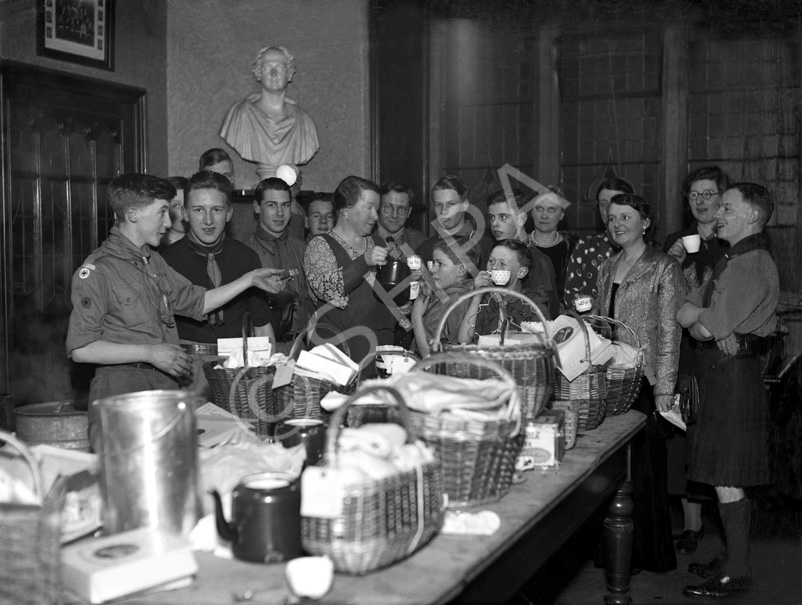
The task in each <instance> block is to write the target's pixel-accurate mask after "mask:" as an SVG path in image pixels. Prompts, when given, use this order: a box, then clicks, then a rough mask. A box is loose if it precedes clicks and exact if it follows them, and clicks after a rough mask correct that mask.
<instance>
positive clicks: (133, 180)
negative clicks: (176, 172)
mask: <svg viewBox="0 0 802 605" xmlns="http://www.w3.org/2000/svg"><path fill="white" fill-rule="evenodd" d="M176 195H178V192H177V191H176V190H175V187H173V185H172V184H171V183H170V181H168V180H167V179H163V178H160V177H158V176H153V175H150V174H141V173H136V172H134V173H128V174H121V175H118V176H116V177H114V178H113V179H112V180H111V183H109V188H108V190H107V191H106V200H107V201H108V203H109V206H111V209H112V210H113V211H114V216H116V217H117V220H118V221H124V220H126V219H125V215H126V213H127V212H128V210H129V209H130V208H142V207H144V206H148V205H150V204H152V203H153V202H154V201H156V200H165V201H167V202H171V201H172V200H173V198H174V197H175V196H176Z"/></svg>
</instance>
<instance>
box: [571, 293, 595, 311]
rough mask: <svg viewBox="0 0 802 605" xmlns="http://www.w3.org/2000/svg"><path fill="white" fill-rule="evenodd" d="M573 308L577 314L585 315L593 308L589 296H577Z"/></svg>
mask: <svg viewBox="0 0 802 605" xmlns="http://www.w3.org/2000/svg"><path fill="white" fill-rule="evenodd" d="M574 308H575V309H576V310H577V311H578V312H579V313H586V312H588V311H590V310H591V309H592V308H593V301H592V300H591V299H590V296H577V297H576V298H575V299H574Z"/></svg>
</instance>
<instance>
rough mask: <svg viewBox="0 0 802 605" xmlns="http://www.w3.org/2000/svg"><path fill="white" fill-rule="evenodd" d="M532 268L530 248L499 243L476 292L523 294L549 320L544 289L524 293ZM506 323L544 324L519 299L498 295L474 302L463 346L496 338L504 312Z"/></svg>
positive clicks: (463, 328) (465, 324) (514, 242)
mask: <svg viewBox="0 0 802 605" xmlns="http://www.w3.org/2000/svg"><path fill="white" fill-rule="evenodd" d="M531 268H532V255H531V252H530V251H529V249H528V248H527V247H526V244H523V243H521V242H519V241H517V240H513V239H507V240H502V241H500V242H496V246H495V247H494V248H493V250H492V252H491V253H490V258H489V259H488V261H487V270H486V271H481V272H480V273H479V275H477V276H476V278H475V279H474V287H475V288H477V289H478V288H488V287H493V286H495V287H499V288H507V289H508V290H512V291H514V292H520V293H522V294H524V295H526V296H527V297H529V298H530V299H531V300H532V302H534V303H535V304H536V305H537V306H538V308H539V309H540V311H541V312H542V313H543V315H544V316H546V317H548V316H549V301H548V294H547V293H546V292H544V291H543V289H542V288H538V289H537V290H529V291H524V288H523V285H524V283H525V282H524V278H525V277H526V276H527V274H528V273H529V270H530V269H531ZM502 304H503V305H504V319H505V320H508V321H511V322H512V323H513V324H516V325H520V324H521V322H524V321H540V318H539V317H538V316H537V313H536V312H535V310H534V309H532V307H531V306H530V305H529V304H527V303H525V302H524V301H522V300H521V299H519V298H508V299H505V300H503V302H502V296H501V295H500V294H498V293H492V294H489V295H487V296H485V297H481V298H480V297H478V296H475V297H473V298H471V300H470V305H469V307H468V311H467V314H466V315H465V318H464V319H463V320H462V325H461V326H460V330H459V342H460V343H461V344H470V343H471V342H473V339H474V336H475V335H477V334H493V333H495V332H499V331H500V330H501V328H502V325H501V324H502V322H501V320H502V315H501V308H502Z"/></svg>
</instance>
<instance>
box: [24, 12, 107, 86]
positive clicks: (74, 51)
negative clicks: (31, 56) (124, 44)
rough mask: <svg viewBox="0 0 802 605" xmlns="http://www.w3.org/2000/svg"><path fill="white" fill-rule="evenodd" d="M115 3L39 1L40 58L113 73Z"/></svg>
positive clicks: (38, 33) (38, 31)
mask: <svg viewBox="0 0 802 605" xmlns="http://www.w3.org/2000/svg"><path fill="white" fill-rule="evenodd" d="M115 1H116V0H36V2H37V5H38V7H39V8H38V11H37V13H38V15H37V28H36V29H37V32H36V38H37V40H36V47H37V54H39V56H41V57H49V58H51V59H58V60H59V61H70V62H71V63H80V64H82V65H89V66H91V67H97V68H99V69H108V70H109V71H114V3H115Z"/></svg>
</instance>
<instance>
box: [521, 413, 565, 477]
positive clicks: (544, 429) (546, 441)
mask: <svg viewBox="0 0 802 605" xmlns="http://www.w3.org/2000/svg"><path fill="white" fill-rule="evenodd" d="M564 427H565V413H564V412H563V411H562V410H544V411H543V412H541V413H540V415H539V416H538V417H537V418H535V419H534V420H532V421H529V422H527V425H526V438H525V440H524V446H523V449H521V456H522V457H525V461H526V462H528V463H529V464H531V465H532V466H534V467H537V468H554V467H556V466H558V465H559V463H560V461H561V460H562V459H563V458H564V457H565V433H564Z"/></svg>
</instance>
